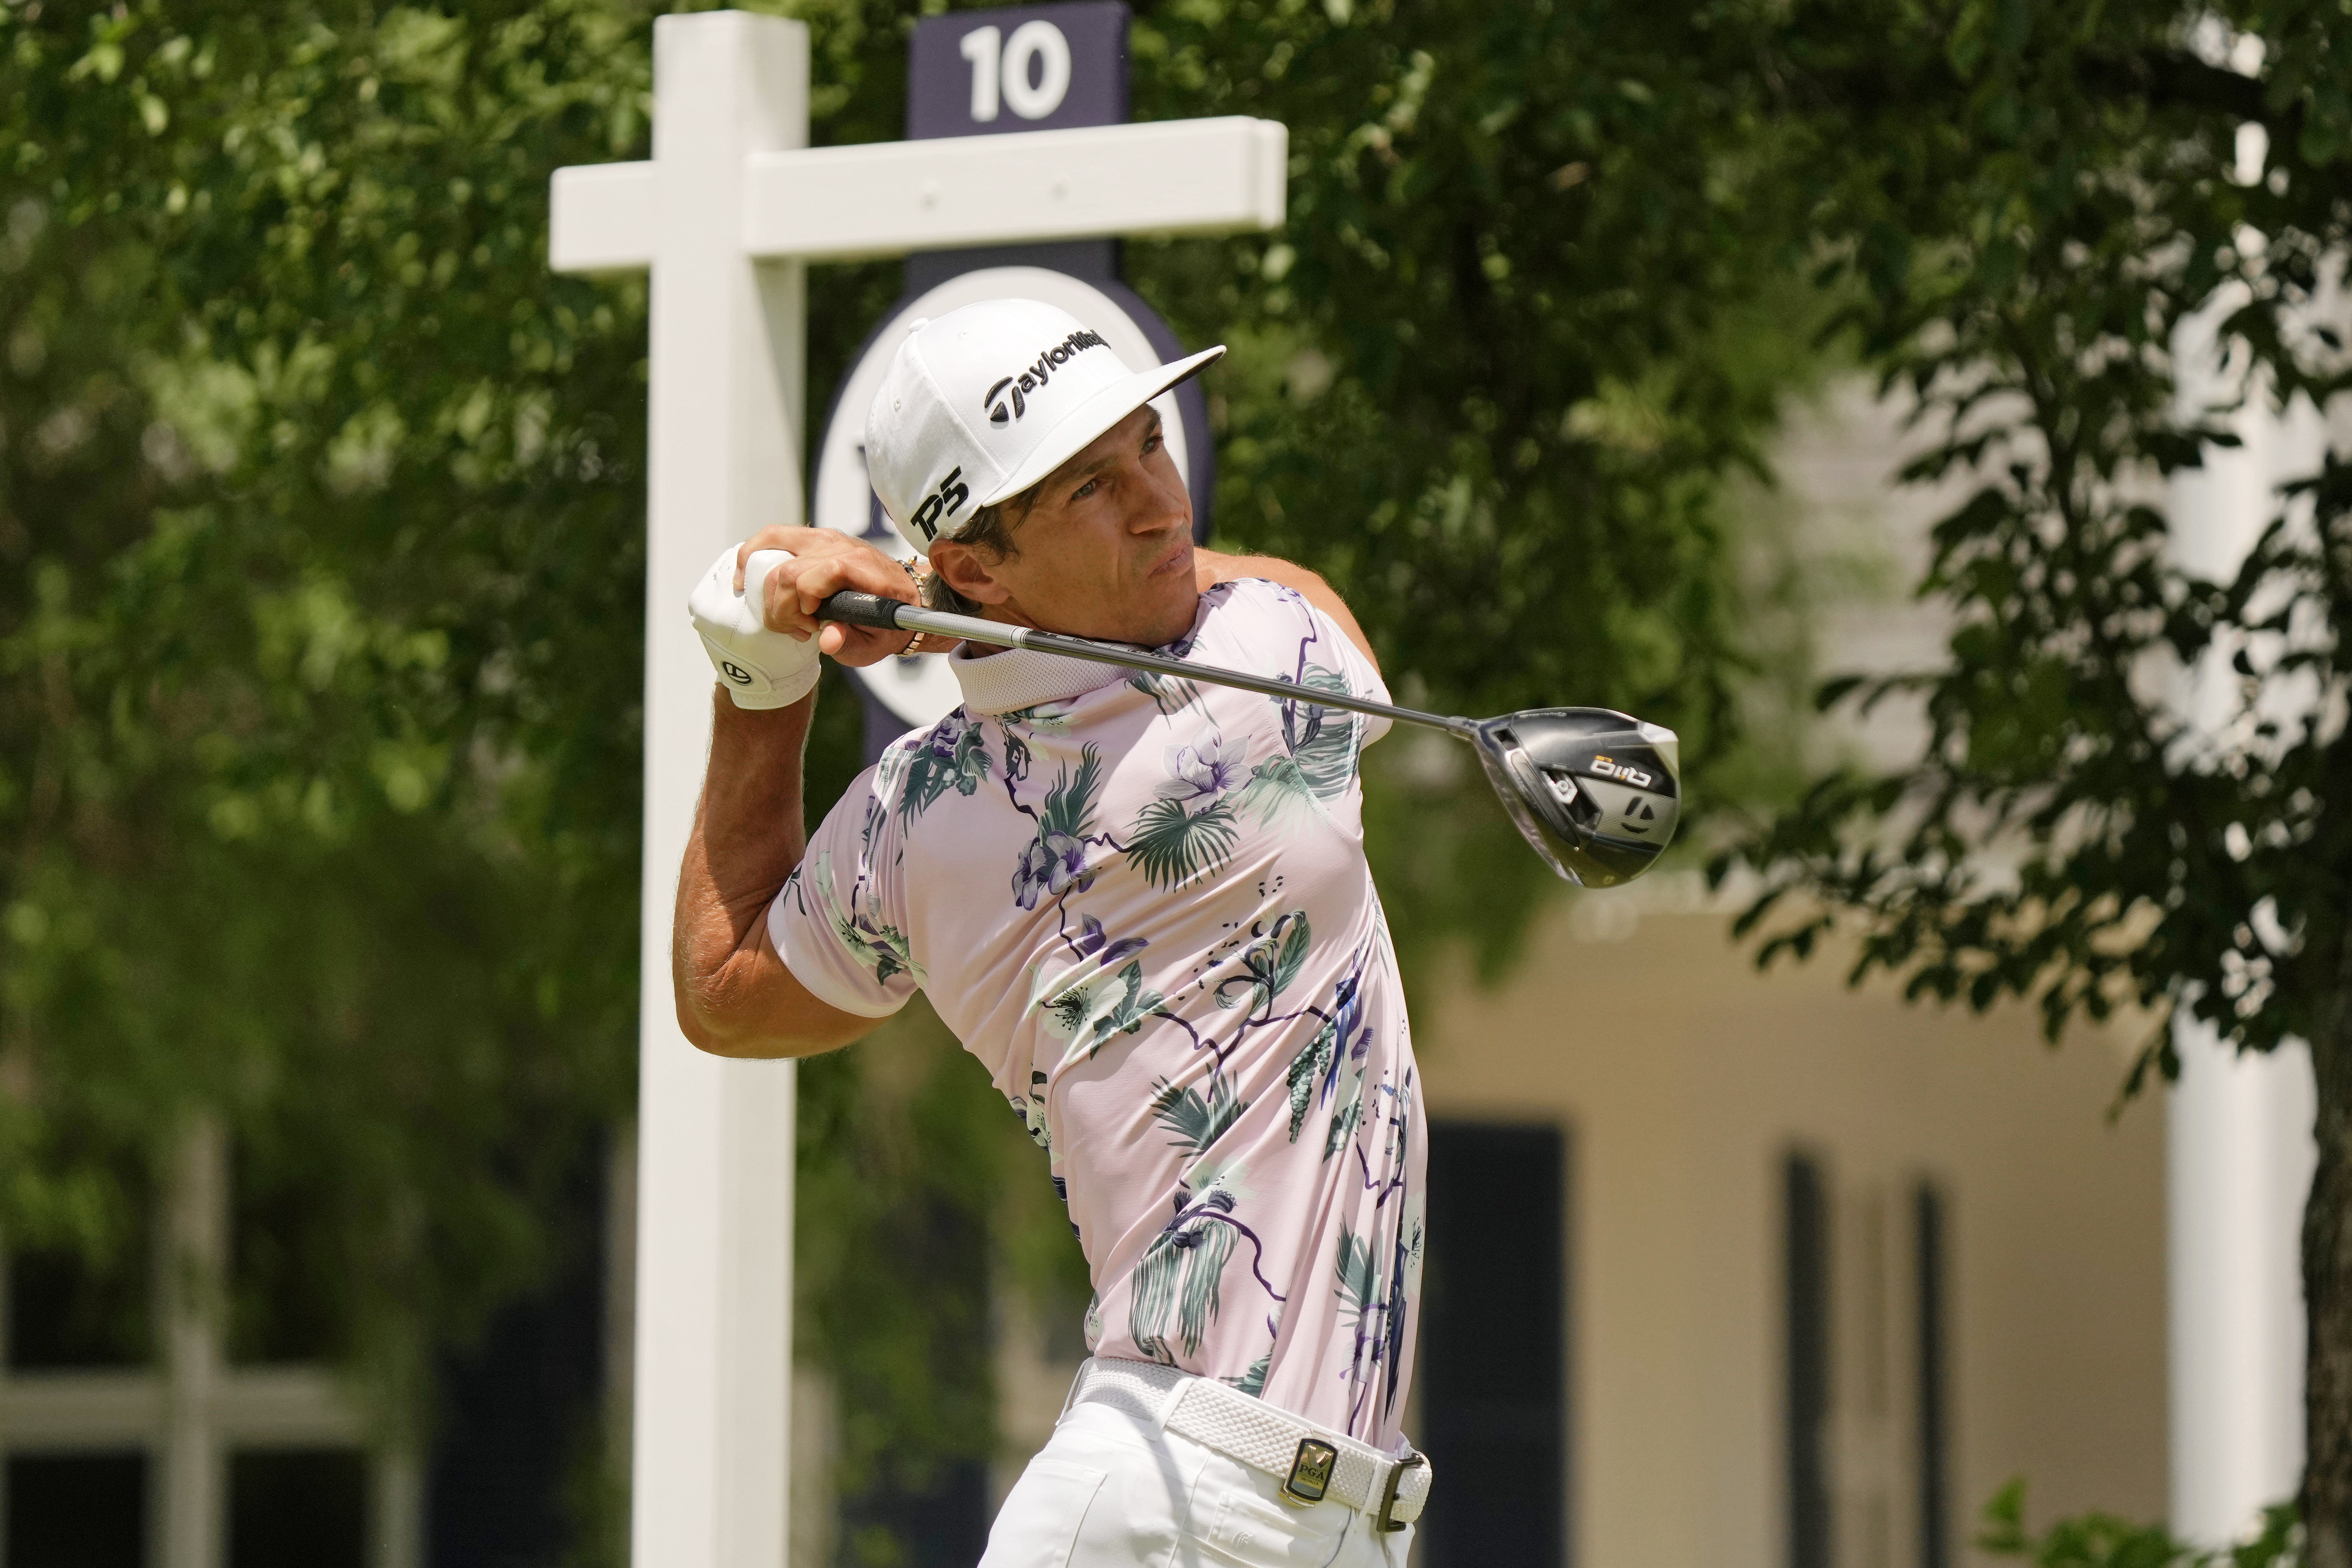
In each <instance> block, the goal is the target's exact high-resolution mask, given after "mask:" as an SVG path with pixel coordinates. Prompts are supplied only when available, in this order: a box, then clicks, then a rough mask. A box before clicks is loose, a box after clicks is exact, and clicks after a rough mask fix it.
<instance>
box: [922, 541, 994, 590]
mask: <svg viewBox="0 0 2352 1568" xmlns="http://www.w3.org/2000/svg"><path fill="white" fill-rule="evenodd" d="M931 570H932V571H934V572H936V573H938V574H940V580H941V581H943V582H945V583H946V584H947V585H948V586H949V587H950V588H953V589H954V590H955V591H956V592H957V593H959V594H961V595H963V596H964V597H965V598H967V599H969V600H971V602H972V603H973V604H975V605H1001V604H1003V603H1004V602H1005V601H1006V600H1007V599H1010V598H1011V597H1013V591H1012V590H1011V589H1009V588H1007V587H1006V586H1005V585H1004V584H1002V583H1000V582H998V581H997V580H996V574H994V573H993V572H992V571H990V570H989V565H988V563H987V562H986V561H984V560H982V558H981V552H979V551H977V550H974V549H973V548H972V547H971V545H969V544H961V543H958V542H955V541H954V540H950V539H942V540H940V542H938V543H936V544H934V545H932V546H931Z"/></svg>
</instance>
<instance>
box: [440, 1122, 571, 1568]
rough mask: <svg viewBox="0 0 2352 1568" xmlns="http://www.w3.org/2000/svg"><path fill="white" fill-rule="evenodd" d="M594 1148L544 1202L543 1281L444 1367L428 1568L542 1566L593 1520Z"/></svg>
mask: <svg viewBox="0 0 2352 1568" xmlns="http://www.w3.org/2000/svg"><path fill="white" fill-rule="evenodd" d="M605 1150H606V1144H605V1142H604V1140H602V1139H598V1140H595V1141H593V1142H592V1143H591V1145H590V1146H589V1147H588V1149H587V1150H585V1151H584V1152H583V1154H582V1156H581V1157H580V1159H579V1161H578V1163H576V1164H575V1165H574V1166H573V1167H572V1171H571V1173H570V1174H569V1176H568V1177H567V1178H566V1180H565V1182H564V1184H563V1185H562V1189H561V1191H560V1192H559V1193H558V1194H556V1202H555V1212H554V1213H553V1214H552V1215H551V1216H550V1229H551V1232H552V1233H553V1236H554V1238H555V1245H556V1246H557V1247H558V1248H559V1251H558V1254H557V1256H558V1258H559V1262H558V1265H557V1267H556V1268H555V1271H554V1273H553V1274H552V1275H551V1277H550V1278H549V1279H548V1280H547V1281H546V1283H544V1284H543V1285H541V1287H540V1289H538V1290H536V1291H535V1292H533V1293H531V1294H530V1295H528V1296H526V1297H524V1298H522V1299H521V1300H517V1301H513V1302H510V1303H509V1304H508V1305H507V1306H506V1307H505V1308H504V1309H503V1310H500V1311H499V1314H498V1316H497V1317H496V1318H494V1319H493V1320H492V1321H491V1322H490V1325H489V1328H488V1331H487V1332H486V1333H484V1334H483V1336H482V1338H481V1340H480V1341H479V1342H478V1343H477V1344H476V1345H474V1346H473V1347H472V1348H471V1349H470V1350H469V1351H467V1352H465V1353H463V1354H459V1355H453V1356H451V1357H449V1358H448V1359H447V1360H446V1361H445V1362H444V1363H443V1364H442V1369H441V1378H440V1406H439V1416H440V1419H439V1421H438V1423H437V1425H436V1430H435V1441H434V1445H433V1463H432V1469H431V1471H430V1474H429V1476H428V1478H427V1481H426V1493H425V1496H426V1505H425V1562H426V1563H428V1564H429V1568H541V1564H545V1563H556V1562H561V1561H562V1560H564V1559H565V1557H566V1555H567V1553H570V1552H573V1550H574V1549H575V1548H577V1547H580V1546H581V1545H583V1542H581V1541H580V1539H579V1536H580V1533H581V1531H583V1530H587V1529H593V1528H594V1527H595V1526H596V1525H597V1523H599V1522H600V1521H598V1520H597V1519H595V1518H593V1517H591V1516H590V1515H589V1513H588V1511H587V1510H583V1502H584V1501H585V1497H584V1489H583V1486H582V1484H581V1478H582V1477H583V1476H589V1477H593V1476H594V1475H595V1474H596V1473H597V1467H599V1466H600V1465H601V1464H603V1463H604V1455H603V1453H602V1434H603V1427H602V1416H603V1410H604V1277H605V1269H604V1252H605V1239H604V1215H605V1180H606V1176H605V1172H606V1164H607V1155H606V1152H605ZM582 1554H583V1555H593V1552H589V1553H582Z"/></svg>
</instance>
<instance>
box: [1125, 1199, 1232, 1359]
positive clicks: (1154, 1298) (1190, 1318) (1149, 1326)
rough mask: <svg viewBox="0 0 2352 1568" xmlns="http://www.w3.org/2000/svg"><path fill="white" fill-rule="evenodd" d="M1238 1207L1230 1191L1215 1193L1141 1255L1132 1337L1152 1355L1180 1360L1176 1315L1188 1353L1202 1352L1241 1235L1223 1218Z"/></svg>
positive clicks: (1134, 1280) (1133, 1281)
mask: <svg viewBox="0 0 2352 1568" xmlns="http://www.w3.org/2000/svg"><path fill="white" fill-rule="evenodd" d="M1232 1206H1233V1198H1232V1196H1231V1195H1230V1194H1225V1193H1223V1192H1215V1193H1211V1194H1209V1195H1208V1196H1207V1197H1205V1198H1203V1199H1202V1201H1201V1203H1200V1205H1197V1206H1196V1207H1195V1208H1194V1209H1192V1211H1190V1212H1189V1213H1187V1214H1186V1215H1181V1216H1180V1217H1179V1218H1178V1219H1177V1220H1176V1221H1175V1223H1173V1224H1171V1226H1169V1227H1168V1228H1167V1229H1166V1230H1163V1231H1161V1232H1160V1234H1159V1235H1158V1236H1157V1237H1153V1238H1152V1241H1151V1245H1150V1246H1149V1247H1145V1248H1144V1251H1143V1256H1142V1257H1141V1258H1139V1259H1137V1261H1136V1265H1135V1271H1134V1273H1133V1275H1132V1276H1131V1277H1130V1283H1129V1292H1130V1295H1129V1308H1128V1337H1129V1338H1130V1339H1132V1340H1133V1341H1134V1342H1135V1344H1136V1348H1137V1349H1139V1350H1140V1351H1142V1352H1144V1353H1145V1354H1146V1355H1149V1356H1151V1357H1153V1358H1154V1359H1156V1360H1159V1361H1162V1362H1172V1361H1173V1360H1174V1359H1175V1358H1174V1356H1173V1355H1172V1354H1171V1352H1170V1351H1169V1348H1168V1335H1169V1330H1170V1327H1171V1324H1170V1321H1169V1320H1170V1319H1171V1317H1172V1318H1173V1319H1174V1320H1175V1321H1174V1324H1173V1327H1174V1330H1175V1336H1176V1339H1177V1341H1178V1342H1179V1343H1181V1345H1182V1346H1183V1353H1184V1354H1186V1355H1195V1354H1198V1353H1199V1352H1200V1349H1201V1342H1202V1340H1203V1339H1205V1338H1206V1337H1207V1336H1208V1331H1209V1325H1210V1324H1211V1323H1213V1322H1214V1321H1216V1318H1217V1309H1218V1306H1219V1298H1218V1289H1219V1285H1220V1282H1221V1281H1222V1279H1223V1276H1224V1271H1225V1264H1226V1261H1227V1260H1228V1259H1230V1258H1232V1257H1233V1255H1234V1242H1235V1240H1236V1239H1237V1237H1236V1233H1235V1232H1234V1227H1233V1226H1231V1225H1230V1224H1227V1223H1226V1222H1225V1220H1224V1218H1223V1215H1224V1214H1225V1213H1227V1212H1229V1211H1230V1210H1231V1208H1232Z"/></svg>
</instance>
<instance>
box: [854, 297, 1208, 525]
mask: <svg viewBox="0 0 2352 1568" xmlns="http://www.w3.org/2000/svg"><path fill="white" fill-rule="evenodd" d="M1224 352H1225V350H1224V345H1223V344H1222V343H1221V344H1219V345H1218V346H1217V347H1215V348H1213V349H1203V350H1202V351H1201V352H1200V353H1196V354H1192V355H1189V356H1187V357H1186V358H1183V359H1180V360H1178V361H1176V362H1175V363H1172V364H1162V365H1154V366H1152V367H1151V368H1150V369H1149V370H1141V371H1138V370H1130V369H1129V368H1128V365H1127V363H1126V362H1125V361H1124V360H1122V359H1120V358H1119V357H1118V354H1117V353H1115V352H1113V351H1112V349H1111V346H1110V345H1109V344H1108V343H1107V342H1104V341H1103V337H1102V334H1101V333H1100V332H1097V331H1092V330H1090V329H1089V328H1087V326H1085V325H1084V324H1083V323H1081V322H1080V321H1078V319H1077V318H1076V316H1073V315H1071V314H1070V313H1069V312H1068V311H1067V310H1056V309H1055V308H1054V307H1053V306H1051V305H1047V304H1044V303H1041V302H1040V301H1038V300H982V301H981V302H980V303H978V304H976V305H966V306H964V307H963V308H962V309H961V310H950V311H949V312H948V313H947V314H946V315H944V316H941V317H939V318H938V319H937V320H934V321H917V322H916V323H915V324H914V328H913V330H912V331H908V334H907V338H906V341H905V342H902V343H900V344H899V345H898V354H897V356H896V357H895V358H893V359H892V360H891V362H890V368H889V370H888V371H887V373H886V374H884V375H883V377H882V385H881V389H880V390H879V391H877V392H876V393H875V395H874V402H873V405H872V406H870V407H869V408H868V409H867V410H866V475H867V477H868V478H869V479H871V480H872V481H873V484H874V493H875V494H876V495H877V496H878V497H880V498H881V500H882V510H884V511H886V512H888V513H889V514H890V521H892V522H893V523H895V524H897V525H898V533H899V535H900V537H902V538H904V539H905V540H906V542H907V543H908V545H909V546H910V547H911V548H912V549H913V550H914V552H915V553H917V554H918V555H921V554H926V553H928V552H929V550H930V547H931V542H932V541H933V540H936V539H952V538H953V537H955V535H956V533H957V532H958V531H960V530H961V529H962V528H963V527H964V526H965V525H966V524H967V523H969V522H970V521H971V519H972V516H973V514H974V513H976V512H978V511H979V510H980V509H981V508H982V507H984V506H993V505H995V504H996V503H997V502H998V501H1001V500H1007V499H1009V498H1011V497H1013V496H1017V495H1019V494H1020V493H1021V492H1022V491H1023V490H1025V489H1028V488H1029V487H1030V486H1032V485H1034V484H1035V483H1037V481H1039V480H1040V479H1044V478H1045V476H1046V475H1048V474H1050V473H1052V472H1053V471H1054V470H1055V468H1060V467H1061V466H1062V465H1063V464H1064V463H1066V462H1068V461H1069V460H1070V459H1071V458H1074V457H1076V455H1077V454H1078V453H1080V452H1082V451H1084V450H1085V449H1086V447H1087V445H1088V444H1089V443H1090V442H1092V441H1093V440H1094V439H1095V437H1097V436H1100V435H1101V434H1102V433H1103V432H1104V431H1106V430H1108V429H1109V428H1110V427H1111V426H1114V425H1117V424H1118V422H1119V421H1120V420H1122V419H1124V418H1126V417H1127V416H1129V415H1130V414H1132V413H1134V412H1135V411H1136V410H1137V409H1139V408H1140V407H1142V406H1143V405H1145V404H1147V403H1149V402H1150V401H1151V400H1152V399H1153V398H1155V397H1157V396H1159V395H1160V394H1161V393H1163V392H1165V391H1167V390H1168V389H1169V388H1170V387H1171V386H1173V385H1175V384H1177V383H1178V382H1180V381H1182V380H1183V379H1185V377H1187V376H1190V375H1193V374H1197V373H1198V372H1200V371H1201V370H1202V369H1203V368H1205V367H1206V366H1207V365H1209V364H1211V363H1213V362H1214V361H1215V360H1216V359H1217V358H1218V356H1220V355H1221V354H1223V353H1224Z"/></svg>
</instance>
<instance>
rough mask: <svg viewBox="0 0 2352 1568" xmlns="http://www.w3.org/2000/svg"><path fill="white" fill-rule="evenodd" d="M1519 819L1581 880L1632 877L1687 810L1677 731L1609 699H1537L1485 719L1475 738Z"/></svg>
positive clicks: (1593, 884) (1542, 850) (1609, 883)
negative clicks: (1589, 704)
mask: <svg viewBox="0 0 2352 1568" xmlns="http://www.w3.org/2000/svg"><path fill="white" fill-rule="evenodd" d="M1474 743H1475V745H1476V746H1477V748H1478V761H1479V763H1481V764H1482V765H1484V766H1485V768H1486V777H1487V779H1488V780H1489V781H1490V782H1492V783H1493V784H1494V786H1495V793H1496V794H1497V795H1501V796H1502V797H1503V805H1505V806H1507V808H1509V810H1510V813H1511V820H1512V821H1513V822H1515V823H1517V825H1518V829H1519V832H1520V834H1521V835H1522V836H1524V837H1526V839H1527V841H1528V843H1529V844H1531V845H1533V846H1534V847H1535V848H1536V852H1537V853H1538V854H1539V855H1541V856H1542V857H1543V858H1545V859H1546V860H1547V861H1549V862H1550V864H1551V868H1552V869H1553V870H1555V871H1557V872H1559V874H1560V875H1561V876H1562V877H1564V878H1566V879H1568V880H1569V881H1571V882H1573V883H1575V884H1576V885H1577V886H1579V887H1580V888H1613V887H1616V886H1618V885H1619V884H1620V883H1623V882H1630V881H1632V880H1633V879H1634V878H1636V877H1638V876H1640V875H1641V874H1642V873H1643V872H1644V871H1646V870H1648V869H1649V868H1651V867H1652V866H1654V865H1656V864H1657V861H1658V857H1659V856H1660V855H1662V854H1664V852H1665V847H1666V845H1667V843H1668V842H1669V841H1670V840H1671V839H1672V838H1673V837H1674V836H1675V823H1676V822H1677V821H1678V820H1679V819H1680V817H1681V816H1682V748H1681V742H1678V741H1677V740H1676V739H1675V732H1674V731H1672V730H1668V729H1665V728H1664V727H1663V726H1660V725H1657V724H1645V723H1643V721H1641V720H1639V719H1636V718H1634V717H1633V715H1631V714H1628V713H1620V712H1617V711H1616V710H1613V709H1609V708H1530V709H1528V710H1526V711H1524V712H1520V713H1507V714H1505V715H1503V717H1501V718H1499V719H1488V720H1486V721H1482V722H1481V723H1479V724H1478V726H1477V728H1476V731H1475V742H1474Z"/></svg>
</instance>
